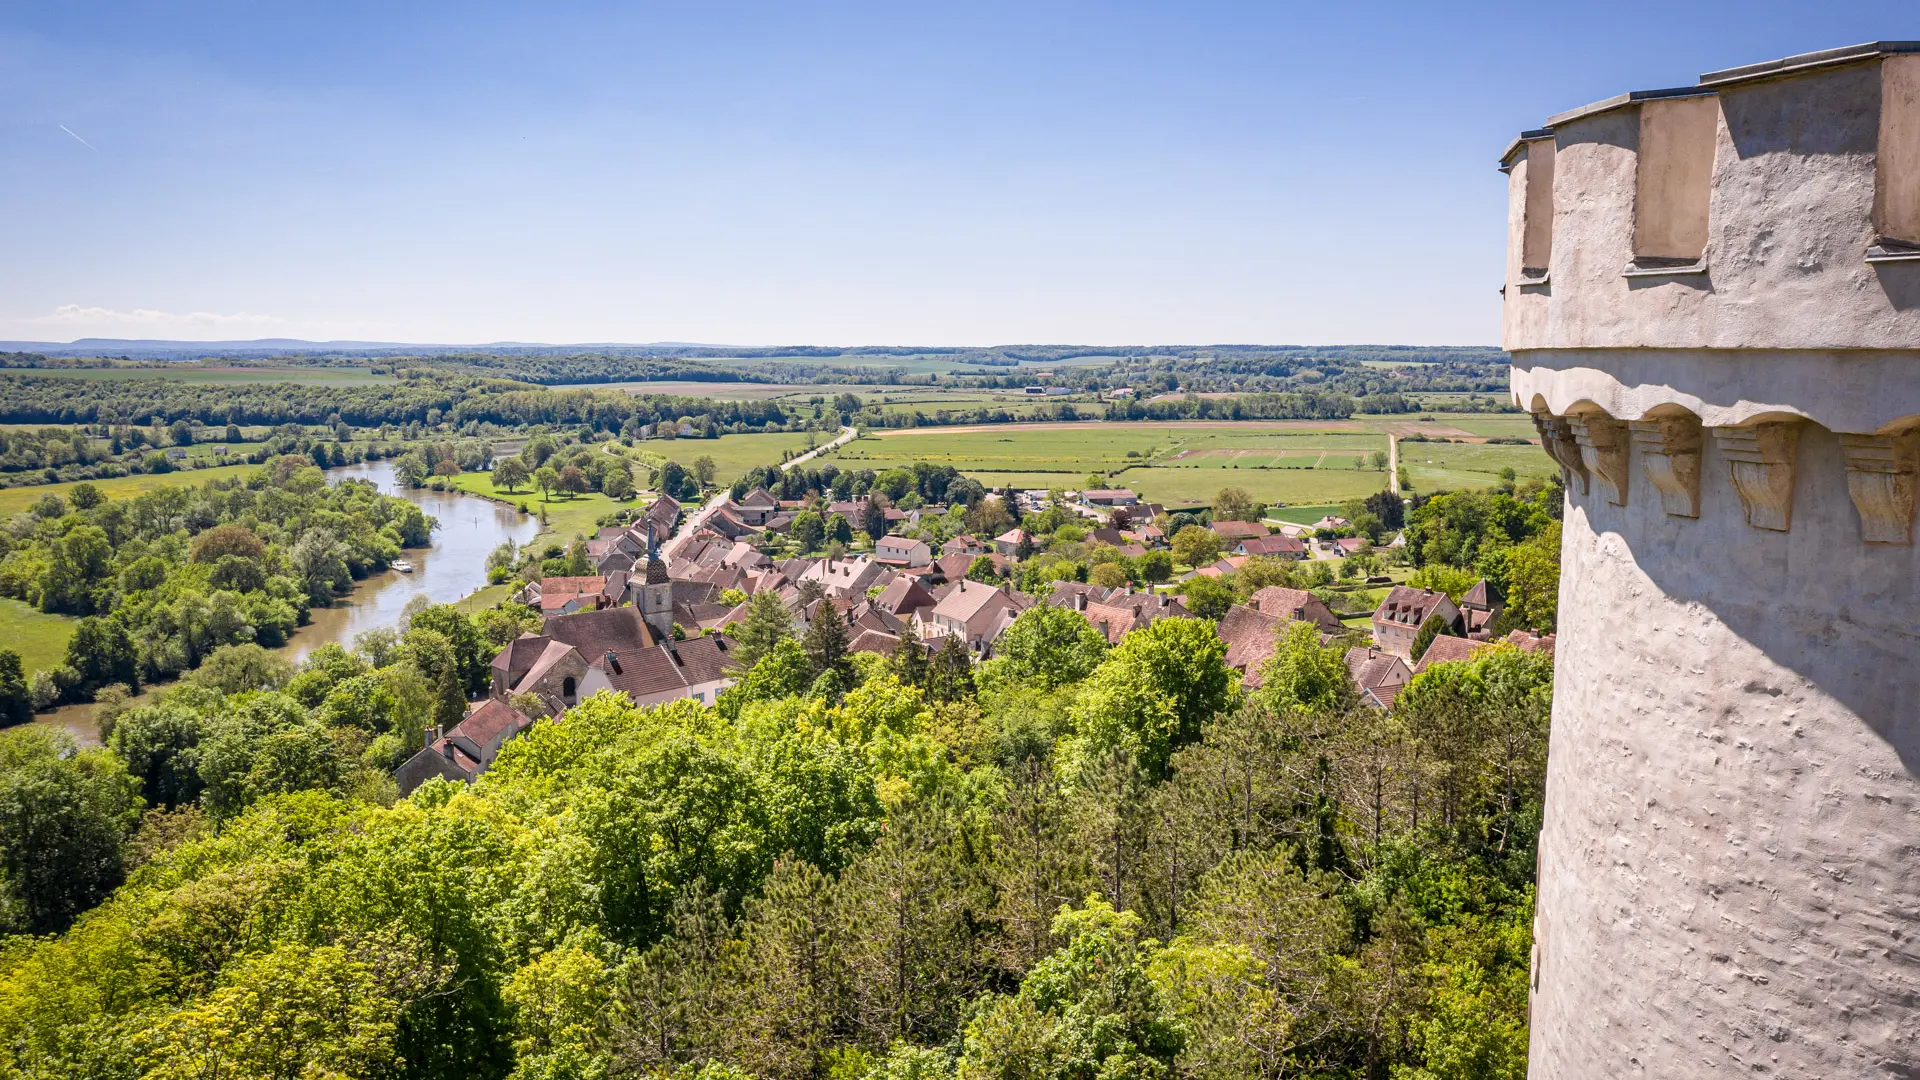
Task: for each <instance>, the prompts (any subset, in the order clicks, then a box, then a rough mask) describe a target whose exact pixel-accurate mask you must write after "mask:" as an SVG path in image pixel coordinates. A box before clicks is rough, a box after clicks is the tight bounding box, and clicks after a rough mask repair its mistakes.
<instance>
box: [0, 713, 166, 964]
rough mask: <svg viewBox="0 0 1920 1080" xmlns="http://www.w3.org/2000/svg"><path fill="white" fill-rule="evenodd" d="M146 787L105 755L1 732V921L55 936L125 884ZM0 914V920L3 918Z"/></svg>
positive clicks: (52, 735)
mask: <svg viewBox="0 0 1920 1080" xmlns="http://www.w3.org/2000/svg"><path fill="white" fill-rule="evenodd" d="M140 810H141V803H140V783H139V781H137V780H135V779H134V778H133V777H131V776H129V775H127V770H126V768H125V766H123V765H122V764H121V763H120V759H119V758H117V757H115V756H113V755H112V754H110V753H108V752H107V751H105V750H80V749H78V748H77V747H76V746H75V745H74V743H73V739H72V737H71V736H69V735H67V734H66V733H65V732H62V731H55V730H52V729H49V728H45V727H41V726H39V725H36V724H29V725H24V726H21V727H17V728H12V729H9V730H7V731H0V893H3V894H4V895H3V896H0V899H3V900H5V901H10V903H5V904H3V905H0V912H7V913H11V912H8V909H12V912H17V918H18V925H17V926H15V927H14V929H17V930H20V931H24V932H26V933H33V934H47V933H57V932H59V931H61V930H64V929H65V928H66V927H67V924H68V923H70V922H72V921H73V919H74V917H75V916H77V915H79V914H80V913H81V912H83V911H85V910H87V909H88V908H90V907H92V906H93V905H95V904H97V903H99V902H100V901H101V900H102V899H104V898H105V897H106V895H107V894H108V893H109V892H111V891H113V889H114V887H115V886H117V885H119V884H120V879H121V876H122V867H123V864H122V861H121V859H122V845H123V844H124V843H125V842H126V838H127V835H128V833H130V832H131V831H132V830H133V826H134V824H135V823H136V822H137V821H139V819H140ZM4 917H5V915H4V914H0V918H4Z"/></svg>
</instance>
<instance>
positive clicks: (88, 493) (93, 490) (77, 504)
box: [67, 482, 107, 510]
mask: <svg viewBox="0 0 1920 1080" xmlns="http://www.w3.org/2000/svg"><path fill="white" fill-rule="evenodd" d="M67 498H69V499H72V500H73V508H74V509H75V510H91V509H93V508H94V507H96V506H99V505H100V504H101V503H103V502H106V501H107V497H106V496H105V495H102V494H100V489H99V488H97V487H94V486H93V485H92V484H89V483H84V482H83V483H79V484H75V485H73V487H72V488H70V489H69V490H68V491H67Z"/></svg>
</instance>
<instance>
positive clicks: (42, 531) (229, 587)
mask: <svg viewBox="0 0 1920 1080" xmlns="http://www.w3.org/2000/svg"><path fill="white" fill-rule="evenodd" d="M433 526H434V523H433V521H432V519H430V518H428V517H426V516H425V515H424V514H422V513H421V512H420V509H419V507H417V506H415V505H414V504H413V503H411V502H408V501H407V500H405V499H401V498H396V497H394V496H389V495H382V494H380V492H379V491H378V490H377V489H376V488H375V487H374V485H372V484H370V483H366V482H362V481H347V482H343V483H340V484H336V485H332V486H329V485H328V484H327V482H326V479H325V477H324V476H323V475H322V474H321V471H320V469H319V468H317V467H315V466H314V465H313V463H312V462H311V461H310V460H309V459H306V458H301V457H292V456H288V457H280V458H276V459H274V461H273V462H271V463H270V464H269V466H268V467H266V468H263V469H260V470H258V471H255V472H253V473H252V474H250V475H248V476H246V477H245V478H233V479H224V480H210V481H208V482H206V483H205V484H201V485H198V486H192V485H182V486H170V487H161V488H157V489H155V490H153V491H150V492H147V493H146V494H143V495H139V496H136V497H134V498H131V499H107V498H105V497H104V496H103V495H102V494H101V493H100V492H99V490H97V489H95V488H94V487H93V486H92V485H89V484H81V485H78V486H76V487H74V488H73V489H71V490H70V491H69V493H68V495H67V497H65V498H63V497H61V496H60V495H56V494H51V493H49V494H48V495H46V496H44V497H43V498H41V500H40V501H39V502H38V503H37V504H36V505H35V506H34V508H33V510H32V511H31V512H28V513H22V514H17V515H15V516H14V518H13V520H11V521H9V522H7V524H6V527H5V530H4V531H3V532H0V596H7V597H12V598H14V599H18V600H22V601H25V602H26V603H29V604H32V605H34V606H35V607H38V608H39V609H40V610H42V611H47V612H54V613H58V614H65V615H76V616H81V619H80V622H79V624H78V625H77V626H76V628H75V630H74V634H73V637H72V640H71V641H70V643H69V644H68V648H67V658H66V663H65V664H64V665H62V666H61V667H60V668H59V669H57V670H55V671H53V672H42V673H38V674H37V675H36V681H41V680H44V682H45V685H46V687H48V688H50V692H51V693H52V695H53V696H55V697H60V696H64V697H66V698H69V699H76V700H82V701H84V700H90V699H91V697H92V695H93V693H94V691H96V690H97V689H99V688H100V687H102V686H107V685H110V684H127V685H130V686H133V687H136V688H137V687H138V686H139V685H140V684H141V683H145V682H151V681H153V680H155V679H160V678H165V677H168V676H171V675H175V674H178V673H180V672H183V671H189V670H191V669H193V668H194V667H197V666H198V665H199V664H200V662H201V660H202V659H204V658H205V657H206V656H207V655H208V654H210V653H212V652H213V651H214V650H215V649H217V648H219V647H220V646H222V645H234V644H242V643H258V644H260V645H265V646H277V645H282V644H285V642H286V641H287V638H288V637H289V636H290V635H291V634H292V633H293V630H294V628H295V627H297V626H299V625H301V624H302V623H304V622H305V621H306V620H307V613H308V610H309V609H310V608H312V607H316V606H325V605H327V604H329V603H331V602H332V601H333V600H334V599H335V598H336V597H338V596H340V595H342V594H344V593H345V592H347V591H348V590H349V589H351V588H352V586H353V583H354V581H356V580H358V579H360V578H363V577H365V576H366V575H367V574H369V573H372V572H374V571H376V570H381V569H385V568H386V566H387V565H388V564H389V563H390V562H392V561H393V560H394V559H396V558H398V557H399V555H400V552H401V549H403V548H408V547H418V546H421V545H423V544H425V543H426V542H427V540H428V537H429V533H430V532H431V530H432V528H433ZM45 692H49V690H48V689H45V688H41V687H37V688H36V694H39V693H45ZM40 704H45V702H41V703H40Z"/></svg>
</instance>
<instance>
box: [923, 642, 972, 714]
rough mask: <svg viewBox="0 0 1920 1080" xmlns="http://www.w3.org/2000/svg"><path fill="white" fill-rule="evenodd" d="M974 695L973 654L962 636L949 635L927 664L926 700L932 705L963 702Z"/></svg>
mask: <svg viewBox="0 0 1920 1080" xmlns="http://www.w3.org/2000/svg"><path fill="white" fill-rule="evenodd" d="M973 693H974V683H973V653H972V650H970V649H968V648H967V643H966V640H965V639H964V638H963V637H962V636H961V635H959V634H948V635H946V638H945V640H943V641H941V642H940V648H939V649H937V650H935V651H934V654H933V659H932V661H931V662H930V664H929V668H928V672H927V696H928V697H930V698H932V699H933V700H935V701H963V700H965V699H967V698H969V697H972V696H973Z"/></svg>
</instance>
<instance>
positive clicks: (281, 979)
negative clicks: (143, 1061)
mask: <svg viewBox="0 0 1920 1080" xmlns="http://www.w3.org/2000/svg"><path fill="white" fill-rule="evenodd" d="M356 951H358V950H356ZM382 959H388V958H385V957H375V958H373V962H368V960H366V959H361V958H357V957H355V956H354V955H353V954H351V953H349V952H348V950H346V949H344V948H342V947H340V946H338V945H323V946H318V947H314V946H309V945H305V944H300V943H296V942H287V943H284V944H281V945H279V946H278V947H276V948H274V949H273V950H272V951H270V952H266V953H257V954H252V955H249V956H247V957H245V958H243V959H241V960H240V961H239V962H237V963H236V964H235V965H234V967H233V970H232V971H231V972H229V973H228V975H227V977H226V978H225V979H224V980H222V985H221V986H220V987H218V988H217V989H215V990H213V991H212V992H211V993H209V994H208V995H207V996H206V997H205V998H203V999H201V1000H199V1001H196V1002H194V1003H192V1004H191V1005H189V1006H188V1007H187V1008H184V1009H182V1010H180V1011H179V1012H176V1013H174V1014H172V1015H171V1016H169V1017H167V1018H166V1020H165V1022H164V1023H163V1024H161V1025H160V1027H159V1028H158V1029H157V1030H156V1031H155V1032H154V1033H153V1036H152V1050H151V1051H150V1053H149V1055H148V1061H149V1062H150V1064H149V1066H148V1069H147V1071H146V1072H144V1073H143V1075H144V1076H146V1077H149V1078H151V1080H209V1078H221V1080H224V1078H229V1077H231V1078H235V1080H238V1078H239V1077H263V1078H266V1077H273V1078H279V1077H286V1078H289V1080H290V1078H293V1077H306V1076H315V1077H318V1076H374V1075H384V1074H387V1073H388V1072H390V1071H391V1070H393V1069H394V1068H395V1067H397V1066H398V1065H399V1055H398V1054H397V1052H396V1036H397V1033H398V1027H399V1023H400V1020H401V1016H402V1010H403V1007H404V1005H405V1004H406V997H408V996H411V995H408V994H406V992H405V991H406V989H407V985H406V981H405V980H406V976H407V974H409V972H408V971H407V970H406V968H405V967H403V966H398V965H394V964H393V963H392V961H391V960H388V963H387V965H385V966H386V967H387V970H386V971H384V972H381V971H379V970H378V969H377V968H376V964H377V963H378V962H379V961H380V960H382ZM396 967H397V968H398V969H397V970H396ZM395 983H398V984H399V985H397V986H396V985H393V984H395ZM396 991H398V992H399V993H396Z"/></svg>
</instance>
